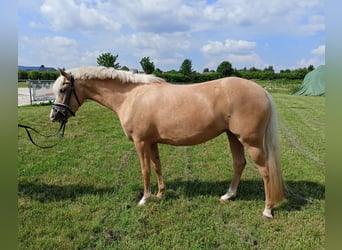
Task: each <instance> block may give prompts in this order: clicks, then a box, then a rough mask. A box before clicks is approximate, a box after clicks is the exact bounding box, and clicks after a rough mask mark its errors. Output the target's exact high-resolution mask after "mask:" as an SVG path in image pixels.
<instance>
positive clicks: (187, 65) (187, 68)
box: [179, 59, 192, 76]
mask: <svg viewBox="0 0 342 250" xmlns="http://www.w3.org/2000/svg"><path fill="white" fill-rule="evenodd" d="M179 72H180V73H182V74H183V75H185V76H190V75H191V73H192V62H191V60H190V59H185V60H184V61H183V63H182V65H181V67H180V69H179Z"/></svg>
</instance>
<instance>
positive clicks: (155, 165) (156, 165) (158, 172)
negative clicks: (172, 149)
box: [151, 143, 165, 198]
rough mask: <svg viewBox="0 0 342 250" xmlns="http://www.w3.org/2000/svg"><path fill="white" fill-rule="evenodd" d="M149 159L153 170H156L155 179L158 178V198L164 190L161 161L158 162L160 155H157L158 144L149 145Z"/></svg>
mask: <svg viewBox="0 0 342 250" xmlns="http://www.w3.org/2000/svg"><path fill="white" fill-rule="evenodd" d="M151 160H152V163H153V168H154V171H155V172H156V175H157V179H158V194H157V197H158V198H162V197H163V194H164V192H165V184H164V180H163V176H162V172H161V163H160V157H159V150H158V145H157V144H156V143H155V144H152V145H151Z"/></svg>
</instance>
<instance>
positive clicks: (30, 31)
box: [18, 0, 325, 71]
mask: <svg viewBox="0 0 342 250" xmlns="http://www.w3.org/2000/svg"><path fill="white" fill-rule="evenodd" d="M209 2H210V3H209ZM323 3H324V2H323V1H322V0H310V1H307V0H288V1H268V2H267V1H261V0H256V1H249V0H229V1H227V0H216V1H203V0H202V1H190V0H173V1H162V0H139V1H137V0H132V1H127V0H117V1H109V0H58V1H56V0H40V1H33V3H32V4H31V3H30V4H28V2H27V1H24V0H19V23H20V24H19V25H20V29H19V36H18V37H19V61H24V62H28V63H27V64H46V65H48V64H50V65H56V66H57V67H59V66H65V67H73V66H79V65H83V64H84V65H89V64H90V65H94V64H96V57H97V56H98V54H100V53H103V52H111V53H113V54H118V55H119V59H118V60H119V62H120V64H121V65H127V66H129V67H139V66H140V65H139V61H140V59H141V58H142V57H143V56H150V58H151V59H152V61H154V62H155V65H156V67H159V68H161V69H163V70H169V69H171V68H175V69H178V68H179V65H180V64H181V62H182V61H183V60H184V59H185V58H189V59H191V60H192V61H193V65H198V66H199V67H200V68H196V70H198V71H200V70H201V69H202V67H205V65H208V66H210V68H215V67H217V65H218V64H219V63H220V62H221V61H223V60H229V61H231V62H232V64H233V67H237V68H240V67H251V66H255V67H260V68H262V67H264V65H267V63H266V62H263V60H262V58H268V59H267V60H270V61H271V60H273V62H275V61H277V60H279V61H280V60H283V59H282V58H280V59H279V58H272V57H275V56H272V53H273V54H274V55H276V54H277V53H276V52H274V49H275V48H276V46H275V44H274V43H272V41H273V40H274V36H275V35H276V36H277V37H278V38H281V39H283V40H282V42H283V43H284V44H285V43H287V41H288V40H287V39H288V38H291V39H292V38H293V37H295V38H296V39H298V40H299V39H300V37H307V36H311V35H313V34H314V35H317V37H319V38H317V39H320V40H319V41H322V38H321V37H322V36H323V35H321V34H322V33H323V32H324V29H325V26H324V21H325V20H324V13H323V10H324V8H323V7H324V6H323ZM322 31H323V32H322ZM25 36H26V37H31V36H34V37H35V38H34V39H33V38H30V39H28V40H32V39H33V40H32V42H31V43H30V45H28V44H29V41H28V40H26V41H25V39H23V37H25ZM71 36H72V38H71ZM227 37H229V39H226V40H225V38H227ZM209 39H210V41H208V40H209ZM239 39H240V40H239ZM268 39H269V40H268ZM313 39H316V37H313ZM292 41H293V40H292ZM257 43H258V47H257ZM267 43H269V44H272V47H271V46H269V47H268V48H267V49H265V48H264V47H263V48H261V47H260V44H267ZM288 44H291V42H289V43H288ZM316 44H317V43H316ZM25 46H26V47H25ZM24 47H25V49H24ZM289 47H291V46H290V45H289V46H287V48H289ZM282 49H284V48H282ZM322 53H324V52H322V48H320V47H318V48H316V49H313V50H312V51H311V54H310V50H309V51H306V52H303V54H296V53H294V54H296V55H291V52H288V57H289V58H290V57H292V58H291V62H289V63H288V64H290V63H291V64H294V63H299V62H298V58H308V57H310V56H311V57H312V58H315V59H316V58H320V60H321V61H322V60H323V59H322V55H323V54H322ZM266 54H267V55H266ZM43 59H44V60H45V61H44V62H43V61H42V60H43ZM46 60H50V61H49V62H48V63H47V62H46ZM289 60H290V59H288V58H286V61H287V62H288V61H289ZM303 60H304V61H302V63H305V62H308V61H309V60H310V59H303ZM305 60H306V61H305ZM317 60H318V59H317ZM30 61H31V62H32V63H30ZM284 62H285V59H284V60H283V61H280V62H279V64H285V63H284ZM287 62H286V64H287ZM273 64H275V63H273Z"/></svg>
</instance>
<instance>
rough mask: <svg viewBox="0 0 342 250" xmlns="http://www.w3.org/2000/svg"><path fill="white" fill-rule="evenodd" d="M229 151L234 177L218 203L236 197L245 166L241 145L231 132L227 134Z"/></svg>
mask: <svg viewBox="0 0 342 250" xmlns="http://www.w3.org/2000/svg"><path fill="white" fill-rule="evenodd" d="M227 135H228V139H229V145H230V150H231V152H232V156H233V167H234V177H233V180H232V182H231V183H230V186H229V189H228V191H227V193H226V194H225V195H222V196H221V197H220V202H224V201H226V200H228V199H232V198H234V197H236V193H237V188H238V185H239V182H240V179H241V175H242V172H243V170H244V168H245V166H246V158H245V151H244V148H243V145H242V144H241V142H240V141H239V140H238V138H237V137H236V135H234V134H233V133H232V132H230V131H228V132H227Z"/></svg>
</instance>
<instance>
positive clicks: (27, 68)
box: [18, 65, 57, 72]
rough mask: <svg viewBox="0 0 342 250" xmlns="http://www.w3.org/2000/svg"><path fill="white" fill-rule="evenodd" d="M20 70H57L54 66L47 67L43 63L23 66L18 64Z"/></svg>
mask: <svg viewBox="0 0 342 250" xmlns="http://www.w3.org/2000/svg"><path fill="white" fill-rule="evenodd" d="M18 70H24V71H31V70H37V71H40V72H49V71H57V70H56V69H55V68H53V67H45V66H44V65H42V66H22V65H18Z"/></svg>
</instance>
